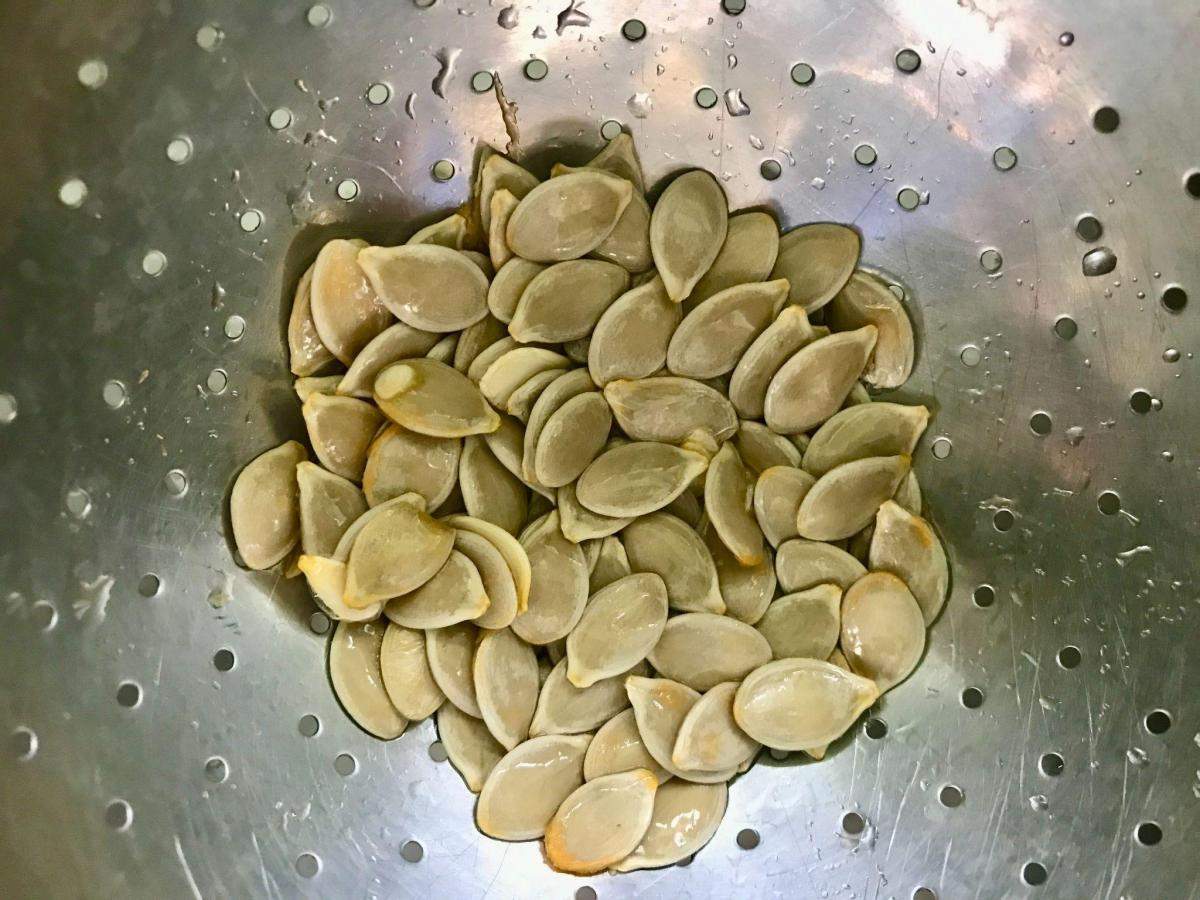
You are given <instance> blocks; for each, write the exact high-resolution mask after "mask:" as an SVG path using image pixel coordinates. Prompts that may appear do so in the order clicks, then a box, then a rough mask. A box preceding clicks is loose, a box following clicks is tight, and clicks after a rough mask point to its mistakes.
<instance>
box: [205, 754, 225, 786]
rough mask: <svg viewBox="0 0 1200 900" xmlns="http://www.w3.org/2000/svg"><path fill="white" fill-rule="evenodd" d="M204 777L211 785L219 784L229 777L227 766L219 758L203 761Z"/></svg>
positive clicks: (214, 757)
mask: <svg viewBox="0 0 1200 900" xmlns="http://www.w3.org/2000/svg"><path fill="white" fill-rule="evenodd" d="M204 777H205V778H206V779H208V780H209V781H211V782H212V783H213V784H220V783H221V782H223V781H224V780H225V779H226V778H228V777H229V764H228V763H227V762H225V760H223V759H221V757H219V756H212V757H209V758H208V759H207V760H205V761H204Z"/></svg>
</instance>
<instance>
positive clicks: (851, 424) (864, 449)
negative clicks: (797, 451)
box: [804, 403, 929, 477]
mask: <svg viewBox="0 0 1200 900" xmlns="http://www.w3.org/2000/svg"><path fill="white" fill-rule="evenodd" d="M928 423H929V410H928V409H926V408H925V407H924V406H905V405H904V404H901V403H864V404H862V405H860V406H848V407H846V408H845V409H843V410H841V411H840V412H837V413H835V414H834V415H833V416H832V417H831V418H830V419H829V420H828V421H826V422H825V424H824V425H822V426H821V427H820V428H819V429H817V433H816V434H814V435H813V438H812V442H811V443H810V444H809V445H808V449H807V450H806V451H805V452H804V469H805V471H806V472H810V473H811V474H813V475H816V476H818V477H820V476H821V475H824V474H825V473H826V472H828V471H829V470H830V469H832V468H834V467H835V466H839V465H841V464H842V463H847V462H852V461H853V460H856V459H866V458H867V457H870V456H897V455H900V454H907V455H909V456H911V455H912V452H913V450H914V449H915V448H916V446H917V441H919V440H920V439H921V435H922V433H924V431H925V426H926V425H927V424H928Z"/></svg>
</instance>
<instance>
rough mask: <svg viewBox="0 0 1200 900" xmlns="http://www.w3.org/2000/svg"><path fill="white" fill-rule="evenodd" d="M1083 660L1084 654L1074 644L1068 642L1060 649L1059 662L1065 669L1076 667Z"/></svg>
mask: <svg viewBox="0 0 1200 900" xmlns="http://www.w3.org/2000/svg"><path fill="white" fill-rule="evenodd" d="M1081 662H1083V654H1082V653H1081V652H1080V651H1079V648H1078V647H1076V646H1074V645H1073V644H1067V646H1065V647H1063V648H1062V649H1061V650H1059V651H1058V664H1059V665H1060V666H1062V667H1063V668H1064V669H1074V668H1076V667H1077V666H1078V665H1079V664H1080V663H1081Z"/></svg>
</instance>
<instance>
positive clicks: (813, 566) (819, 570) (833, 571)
mask: <svg viewBox="0 0 1200 900" xmlns="http://www.w3.org/2000/svg"><path fill="white" fill-rule="evenodd" d="M775 573H776V575H777V576H778V577H779V587H780V588H781V589H782V590H784V591H785V592H787V593H789V594H793V593H796V592H797V591H805V590H808V589H809V588H812V587H816V586H817V585H819V584H836V585H837V586H838V587H840V588H841V589H842V590H843V591H844V590H846V589H847V588H848V587H850V585H852V584H854V582H856V581H858V579H860V578H862V576H864V575H866V574H867V570H866V569H865V568H864V567H863V564H862V563H860V562H859V561H858V560H857V559H855V558H854V557H853V556H851V555H850V554H849V553H847V552H846V551H845V550H843V549H842V548H841V547H835V546H834V545H833V544H826V543H822V542H821V541H806V540H804V539H802V538H797V539H794V540H790V541H784V542H783V543H782V544H780V545H779V551H778V552H777V553H776V554H775Z"/></svg>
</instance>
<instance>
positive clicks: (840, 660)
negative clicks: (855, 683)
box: [804, 647, 853, 759]
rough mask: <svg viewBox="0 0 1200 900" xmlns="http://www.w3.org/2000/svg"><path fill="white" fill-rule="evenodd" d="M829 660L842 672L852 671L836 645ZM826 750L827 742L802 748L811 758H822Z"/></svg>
mask: <svg viewBox="0 0 1200 900" xmlns="http://www.w3.org/2000/svg"><path fill="white" fill-rule="evenodd" d="M829 662H830V663H832V664H833V665H835V666H837V667H838V668H839V669H841V670H842V671H843V672H852V671H853V670H852V669H851V668H850V663H849V662H848V661H847V660H846V657H845V656H843V655H842V651H841V650H838V649H837V648H836V647H835V648H834V650H833V652H832V653H830V654H829ZM828 750H829V744H818V745H817V746H816V747H805V748H804V752H805V753H807V754H808V755H809V756H811V757H812V758H813V759H824V758H825V754H826V752H828Z"/></svg>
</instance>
